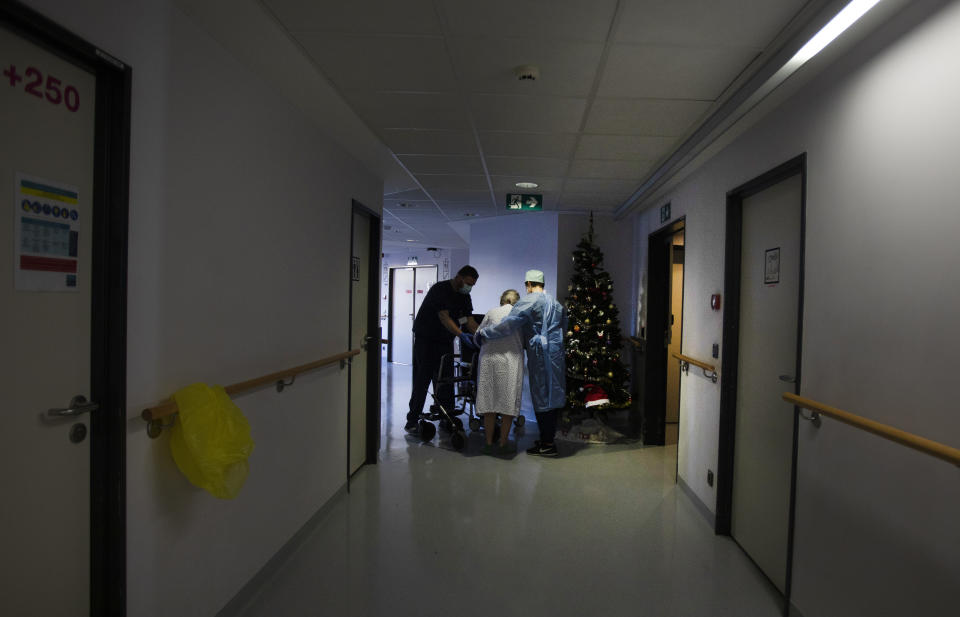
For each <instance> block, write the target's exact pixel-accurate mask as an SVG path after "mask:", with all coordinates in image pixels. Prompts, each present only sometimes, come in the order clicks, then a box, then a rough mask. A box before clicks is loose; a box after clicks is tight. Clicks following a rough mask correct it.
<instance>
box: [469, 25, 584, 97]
mask: <svg viewBox="0 0 960 617" xmlns="http://www.w3.org/2000/svg"><path fill="white" fill-rule="evenodd" d="M451 48H452V51H453V57H454V60H455V64H456V68H457V72H458V74H459V75H460V77H461V79H460V83H461V86H462V87H463V88H464V89H465V90H466V91H468V92H474V93H488V94H493V93H500V94H522V95H531V96H545V95H553V96H572V97H585V96H588V95H589V94H590V89H591V88H592V86H593V80H594V77H595V76H596V73H597V69H598V67H599V63H600V54H601V53H602V52H603V44H601V43H578V42H572V41H567V40H554V39H551V40H543V39H530V38H526V37H524V38H506V37H476V38H474V37H470V38H459V37H458V38H456V39H454V41H452V43H451ZM527 64H533V65H536V66H537V67H539V69H540V78H539V79H538V80H536V81H530V80H523V81H521V80H519V79H517V77H516V75H515V74H514V72H513V69H514V67H517V66H520V65H527Z"/></svg>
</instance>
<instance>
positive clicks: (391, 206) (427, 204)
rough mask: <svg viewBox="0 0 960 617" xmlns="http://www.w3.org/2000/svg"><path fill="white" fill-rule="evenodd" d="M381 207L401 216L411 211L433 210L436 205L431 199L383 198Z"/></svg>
mask: <svg viewBox="0 0 960 617" xmlns="http://www.w3.org/2000/svg"><path fill="white" fill-rule="evenodd" d="M383 209H384V210H387V211H389V212H390V214H392V215H394V216H397V217H401V218H402V217H403V216H405V215H409V214H411V213H413V212H435V211H436V209H437V206H435V205H434V203H433V202H432V201H404V200H402V199H384V200H383Z"/></svg>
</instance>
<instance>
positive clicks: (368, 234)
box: [347, 201, 381, 478]
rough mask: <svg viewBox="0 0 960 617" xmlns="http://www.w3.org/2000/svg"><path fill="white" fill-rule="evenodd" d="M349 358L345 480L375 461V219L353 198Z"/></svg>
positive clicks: (377, 394) (377, 276)
mask: <svg viewBox="0 0 960 617" xmlns="http://www.w3.org/2000/svg"><path fill="white" fill-rule="evenodd" d="M350 233H351V241H350V327H349V340H348V349H360V350H361V353H360V355H358V356H354V358H353V359H352V360H351V362H350V377H349V381H350V389H349V394H348V398H347V401H348V412H347V413H348V421H347V478H349V477H350V476H352V475H353V474H354V473H356V472H357V471H358V470H359V469H360V467H362V466H363V465H365V464H367V463H375V462H376V461H377V450H378V449H379V447H380V341H381V332H380V302H379V299H380V217H379V216H378V215H377V214H376V213H375V212H373V211H372V210H370V209H369V208H367V207H365V206H364V205H362V204H360V203H359V202H356V201H354V202H353V215H352V219H351V225H350Z"/></svg>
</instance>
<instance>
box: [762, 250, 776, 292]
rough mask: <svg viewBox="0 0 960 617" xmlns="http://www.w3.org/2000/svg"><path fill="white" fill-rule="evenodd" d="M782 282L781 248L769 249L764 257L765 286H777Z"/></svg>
mask: <svg viewBox="0 0 960 617" xmlns="http://www.w3.org/2000/svg"><path fill="white" fill-rule="evenodd" d="M779 282H780V247H779V246H778V247H777V248H774V249H767V250H766V251H765V252H764V257H763V284H764V285H776V284H777V283H779Z"/></svg>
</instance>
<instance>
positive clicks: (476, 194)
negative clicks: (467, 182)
mask: <svg viewBox="0 0 960 617" xmlns="http://www.w3.org/2000/svg"><path fill="white" fill-rule="evenodd" d="M430 195H431V196H432V197H433V198H434V199H436V200H437V203H444V202H458V203H490V189H489V188H486V189H484V190H482V191H467V190H443V189H437V190H432V191H430Z"/></svg>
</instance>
